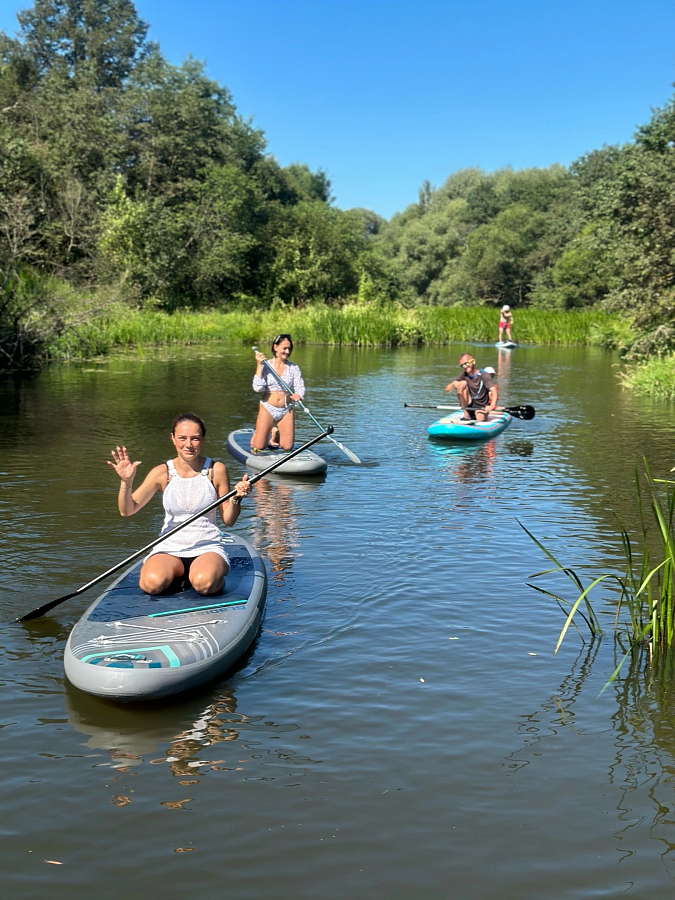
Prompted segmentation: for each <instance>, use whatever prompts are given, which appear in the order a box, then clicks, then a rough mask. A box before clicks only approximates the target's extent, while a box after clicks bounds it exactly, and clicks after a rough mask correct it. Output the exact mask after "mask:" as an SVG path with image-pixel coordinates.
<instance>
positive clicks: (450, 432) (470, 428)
mask: <svg viewBox="0 0 675 900" xmlns="http://www.w3.org/2000/svg"><path fill="white" fill-rule="evenodd" d="M511 422H512V417H511V416H510V415H509V414H508V413H506V412H503V413H491V414H490V416H489V418H488V420H487V421H486V422H475V421H473V420H472V419H463V418H462V412H461V411H460V412H457V413H453V415H451V416H444V417H443V418H442V419H439V420H438V421H437V422H434V423H433V425H430V426H429V437H435V438H446V439H450V440H458V441H480V440H484V439H485V438H491V437H495V435H497V434H500V433H501V432H502V431H504V429H505V428H508V426H509V425H510V424H511Z"/></svg>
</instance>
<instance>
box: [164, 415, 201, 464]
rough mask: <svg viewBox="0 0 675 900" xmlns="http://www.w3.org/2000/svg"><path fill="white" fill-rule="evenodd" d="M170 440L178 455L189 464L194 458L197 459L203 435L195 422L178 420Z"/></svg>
mask: <svg viewBox="0 0 675 900" xmlns="http://www.w3.org/2000/svg"><path fill="white" fill-rule="evenodd" d="M171 440H172V441H173V445H174V447H175V448H176V452H177V453H178V456H179V457H180V458H181V459H182V460H183V461H184V462H186V463H188V464H190V463H191V462H193V461H194V460H195V459H199V457H200V455H201V451H202V444H203V443H204V435H203V434H202V430H201V428H200V427H199V425H198V424H197V423H196V422H190V421H189V420H185V421H183V422H179V423H178V424H177V425H176V427H175V429H174V432H173V434H172V435H171Z"/></svg>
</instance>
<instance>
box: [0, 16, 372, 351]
mask: <svg viewBox="0 0 675 900" xmlns="http://www.w3.org/2000/svg"><path fill="white" fill-rule="evenodd" d="M18 18H19V26H20V28H19V32H18V37H17V38H16V39H13V38H10V37H8V36H7V35H4V34H0V239H1V241H2V243H1V244H0V265H1V274H0V277H1V281H0V290H1V291H2V299H1V301H0V353H1V354H3V355H4V362H5V364H6V365H12V364H13V365H15V366H20V365H21V364H23V363H25V362H26V361H29V360H30V359H31V358H32V356H34V354H35V353H36V351H38V350H39V347H40V345H41V344H43V343H44V342H45V340H46V339H47V338H49V337H53V336H54V335H55V334H58V333H59V332H60V331H63V330H64V329H67V328H68V327H69V325H72V324H73V323H76V322H78V321H81V320H83V319H85V318H87V317H91V315H92V314H97V313H100V312H101V311H102V310H103V309H104V308H106V307H107V306H109V304H111V303H114V302H116V300H117V298H119V297H124V299H125V302H127V303H128V302H129V301H131V302H133V303H134V304H135V305H138V306H143V305H148V304H149V303H152V304H153V305H159V306H160V307H162V308H164V309H169V310H170V309H173V308H176V307H204V306H210V307H213V306H227V305H230V306H232V305H235V306H236V305H237V304H239V305H242V304H243V305H246V306H251V305H256V304H258V305H261V306H269V305H271V304H272V303H273V302H274V301H277V302H278V303H280V304H284V305H291V306H293V305H296V304H298V303H300V302H311V301H313V300H316V299H321V300H336V299H337V300H339V299H341V298H345V297H348V296H352V295H355V294H356V293H357V291H358V287H359V282H360V280H361V278H362V275H363V272H364V271H366V270H367V271H371V270H373V268H374V266H373V264H370V265H368V263H367V259H366V257H367V256H368V251H367V246H366V229H365V228H364V223H363V220H362V217H361V216H360V215H359V214H351V213H345V212H342V211H340V210H338V209H336V208H334V207H333V206H332V205H331V197H330V183H329V181H328V179H327V177H326V176H325V174H324V173H323V172H321V171H320V172H316V173H315V172H311V171H309V169H308V168H307V167H306V166H302V165H293V166H289V167H286V168H282V167H280V166H279V165H278V164H277V162H276V161H275V160H274V159H273V158H272V157H271V156H270V155H269V154H268V153H267V152H266V147H265V139H264V136H263V134H262V132H261V131H259V130H257V129H255V128H253V127H252V126H251V125H250V124H249V123H248V122H245V121H244V120H243V119H242V118H241V117H240V116H238V114H237V112H236V109H235V107H234V104H233V102H232V98H231V97H230V94H229V93H228V91H227V90H226V89H225V88H223V87H221V86H220V85H218V84H216V83H215V82H214V81H212V80H210V79H209V78H208V77H207V76H206V74H205V71H204V68H203V66H202V64H201V63H198V62H196V61H195V60H192V59H188V60H187V61H186V62H185V63H184V64H183V65H182V66H180V67H175V66H172V65H170V64H169V63H168V62H167V61H166V60H165V59H164V58H163V57H162V54H161V53H160V51H159V48H158V47H157V46H156V45H153V44H152V43H150V42H148V40H147V26H146V25H145V23H144V22H142V21H141V20H140V19H139V17H138V15H137V12H136V10H135V8H134V5H133V3H132V2H131V0H35V4H34V6H33V7H32V8H31V9H29V10H26V11H24V12H22V13H20V14H19V17H18ZM375 268H376V267H375ZM92 286H96V290H95V291H91V290H87V288H91V287H92ZM102 286H103V287H102Z"/></svg>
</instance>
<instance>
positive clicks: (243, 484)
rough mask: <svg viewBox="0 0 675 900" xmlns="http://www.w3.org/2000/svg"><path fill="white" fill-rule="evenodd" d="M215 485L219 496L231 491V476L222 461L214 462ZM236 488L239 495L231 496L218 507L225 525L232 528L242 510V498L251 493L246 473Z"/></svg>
mask: <svg viewBox="0 0 675 900" xmlns="http://www.w3.org/2000/svg"><path fill="white" fill-rule="evenodd" d="M213 486H214V488H215V489H216V494H217V495H218V496H219V497H224V496H225V494H229V492H230V478H229V476H228V474H227V468H226V467H225V466H224V465H223V463H221V462H217V463H214V465H213ZM235 489H236V491H237V496H236V497H231V498H230V499H229V500H228V501H227V502H226V503H221V504H220V506H219V507H218V509H219V510H220V518H221V519H222V522H223V525H225V526H226V527H227V528H231V527H232V525H234V523H235V522H236V521H237V519H238V518H239V513H240V511H241V508H240V505H239V504H240V503H241V500H242V498H243V497H248V495H249V494H250V493H251V485H250V484H249V483H248V475H244V477H243V478H242V480H241V481H238V482H237V483H236V485H235Z"/></svg>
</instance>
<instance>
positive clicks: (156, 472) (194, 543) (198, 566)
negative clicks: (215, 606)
mask: <svg viewBox="0 0 675 900" xmlns="http://www.w3.org/2000/svg"><path fill="white" fill-rule="evenodd" d="M205 436H206V427H205V425H204V423H203V422H202V420H201V419H200V418H199V416H195V415H193V414H192V413H185V414H184V415H180V416H177V417H176V419H175V420H174V423H173V425H172V428H171V440H172V442H173V445H174V447H175V448H176V453H177V454H178V455H177V457H176V459H170V460H168V461H167V462H166V463H162V464H161V465H159V466H155V468H154V469H152V470H151V471H150V472H149V473H148V475H147V476H146V478H145V481H144V482H143V484H142V485H141V486H140V487H139V488H138V489H137V490H135V491H132V486H133V481H134V476H135V475H136V469H137V468H138V467H139V466H140V462H134V463H132V462H131V458H130V456H129V452H128V450H127V448H126V447H124V446H122V447H117V448H116V450H113V451H112V456H113V459H114V462H110V461H109V460H108V461H107V462H108V465H109V466H112V468H113V469H114V470H115V471H116V472H117V474H118V475H119V477H120V478H121V480H122V483H121V484H120V492H119V496H118V499H117V505H118V507H119V511H120V513H121V514H122V515H123V516H133V515H134V513H137V512H138V511H139V509H142V508H143V507H144V506H145V505H146V503H147V502H148V501H149V500H150V499H151V498H152V497H154V495H155V494H156V493H157V491H159V490H161V491H162V492H163V495H164V496H163V502H164V510H165V513H166V515H165V517H164V525H163V527H162V531H161V532H160V534H164V532H166V531H170V530H171V529H172V528H174V527H175V526H176V525H179V524H180V523H181V522H184V521H185V520H186V519H188V518H189V517H190V516H192V515H194V514H195V513H196V512H199V510H200V509H203V508H204V507H205V506H208V504H209V503H211V502H213V500H215V499H216V497H222V496H223V495H224V494H227V493H229V490H230V481H229V478H228V476H227V469H226V468H225V466H224V465H223V464H222V463H221V462H213V461H212V460H211V459H210V458H205V457H203V456H201V449H202V444H203V442H204V438H205ZM235 489H236V491H237V496H236V497H232V498H231V499H230V500H229V501H228V502H227V503H222V504H221V505H220V506H219V507H218V508H219V509H220V517H221V519H222V521H223V523H224V524H225V525H226V526H227V527H230V526H232V525H234V523H235V522H236V521H237V518H238V516H239V504H240V503H241V498H242V497H246V496H248V494H249V493H250V491H251V486H250V484H249V483H248V476H247V475H244V477H243V479H242V480H241V481H239V482H238V483H237V485H236V488H235ZM228 569H229V560H228V556H227V553H226V552H225V549H224V547H223V542H222V538H221V535H220V531H219V529H218V526H217V525H216V511H215V509H213V510H211V512H210V513H207V514H206V515H205V516H201V517H200V518H199V519H197V520H196V521H194V522H192V524H191V525H186V526H185V528H183V529H181V530H180V531H179V532H178V533H177V534H175V535H174V536H173V537H170V538H167V540H166V541H162V543H161V544H157V546H156V547H153V549H152V550H151V551H150V554H149V555H148V556H146V558H145V560H144V562H143V567H142V568H141V574H140V579H139V584H140V587H141V590H143V591H145V593H146V594H161V593H162V592H163V591H165V590H167V589H168V588H169V586H170V585H171V584H172V583H173V582H174V581H175V580H176V579H181V578H184V577H187V578H188V579H189V581H190V584H191V585H192V587H193V588H194V589H195V590H196V591H198V592H199V593H200V594H205V595H207V594H217V593H218V591H220V590H222V587H223V584H224V580H225V575H226V574H227V572H228Z"/></svg>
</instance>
